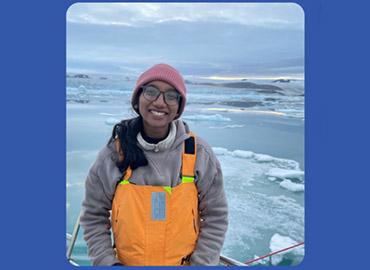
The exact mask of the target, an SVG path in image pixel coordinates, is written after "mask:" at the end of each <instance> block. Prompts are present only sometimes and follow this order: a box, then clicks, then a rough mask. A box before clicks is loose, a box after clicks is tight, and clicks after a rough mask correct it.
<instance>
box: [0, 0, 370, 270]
mask: <svg viewBox="0 0 370 270" xmlns="http://www.w3.org/2000/svg"><path fill="white" fill-rule="evenodd" d="M254 2H262V1H254ZM269 2H273V1H269ZM279 2H282V1H279ZM296 2H297V3H299V4H300V5H301V6H302V7H303V9H304V10H305V29H306V34H305V80H306V88H305V93H306V99H305V104H306V133H305V139H306V140H305V161H306V165H305V168H306V172H305V178H306V191H305V194H306V217H305V218H306V223H305V224H306V230H305V234H306V239H305V242H306V256H305V259H304V261H303V263H302V264H300V265H299V266H297V267H295V268H296V269H341V268H343V269H364V268H366V267H365V266H366V265H368V264H369V263H368V254H367V251H368V250H369V248H368V245H369V244H368V241H369V234H368V230H369V228H370V224H369V221H368V219H365V218H364V217H365V216H369V214H368V211H369V209H368V208H369V207H368V206H369V205H370V204H369V200H368V197H369V196H368V193H369V190H370V189H369V175H368V167H369V165H368V162H369V158H368V157H367V152H368V151H369V149H370V147H369V138H370V134H369V131H368V129H366V127H369V123H370V121H369V120H368V119H366V117H367V116H369V115H370V114H369V112H368V109H367V108H368V107H369V104H368V102H367V101H368V100H369V98H368V97H369V91H370V88H369V86H368V84H369V82H368V78H369V66H368V63H369V60H370V59H369V52H368V50H369V48H370V46H369V45H370V44H369V41H368V40H366V39H365V38H366V35H369V34H366V31H369V30H368V28H369V25H370V19H369V17H370V16H369V15H368V12H369V10H370V9H369V7H370V5H369V3H366V1H360V0H355V1H343V2H339V1H334V0H330V1H329V0H328V1H312V0H311V1H309V0H307V1H296ZM72 3H73V1H41V0H40V1H38V0H35V1H14V2H10V1H9V2H6V3H2V5H1V16H0V27H1V35H0V36H1V42H0V48H1V50H0V53H1V58H0V59H1V60H0V63H1V99H0V100H1V106H0V110H1V111H0V112H1V113H0V115H1V120H2V125H1V127H2V128H1V133H0V134H1V135H0V136H1V140H0V145H1V147H0V149H1V154H2V155H1V172H2V173H1V196H0V197H1V209H2V211H1V213H2V215H1V222H0V228H1V230H0V232H1V238H0V239H1V242H0V243H1V245H2V248H1V253H0V254H1V259H2V260H1V265H2V269H31V268H36V269H72V268H73V266H71V265H70V264H68V263H67V262H66V260H65V252H66V249H65V232H66V215H65V211H66V204H65V201H66V199H65V197H66V194H65V192H66V186H65V185H66V181H65V175H66V172H65V170H66V156H65V153H66V124H65V117H66V111H65V83H66V78H65V68H66V64H65V63H66V59H65V51H66V47H65V43H66V42H65V37H66V33H65V31H66V23H65V15H66V10H67V9H68V7H69V6H70V5H71V4H72ZM367 267H368V266H367ZM99 269H101V268H99Z"/></svg>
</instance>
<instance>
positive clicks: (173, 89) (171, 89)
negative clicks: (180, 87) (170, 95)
mask: <svg viewBox="0 0 370 270" xmlns="http://www.w3.org/2000/svg"><path fill="white" fill-rule="evenodd" d="M147 85H148V86H153V87H155V88H157V89H158V90H159V91H161V90H162V89H160V88H159V87H158V86H156V85H155V84H151V83H149V84H147ZM168 91H176V92H178V91H177V90H176V89H175V88H173V87H172V88H168V89H166V90H164V92H168ZM161 92H162V91H161Z"/></svg>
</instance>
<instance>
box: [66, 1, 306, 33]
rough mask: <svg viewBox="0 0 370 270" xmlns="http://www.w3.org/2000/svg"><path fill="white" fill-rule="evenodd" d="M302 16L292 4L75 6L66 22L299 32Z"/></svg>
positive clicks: (122, 4)
mask: <svg viewBox="0 0 370 270" xmlns="http://www.w3.org/2000/svg"><path fill="white" fill-rule="evenodd" d="M303 18H304V13H303V10H302V8H301V7H300V6H298V5H297V4H294V3H76V4H74V5H72V6H71V7H70V8H69V9H68V12H67V22H68V23H81V24H98V25H118V26H126V27H145V26H148V25H153V24H158V23H164V22H170V21H183V22H223V23H232V24H241V25H248V26H261V27H271V28H296V29H303V21H304V20H303Z"/></svg>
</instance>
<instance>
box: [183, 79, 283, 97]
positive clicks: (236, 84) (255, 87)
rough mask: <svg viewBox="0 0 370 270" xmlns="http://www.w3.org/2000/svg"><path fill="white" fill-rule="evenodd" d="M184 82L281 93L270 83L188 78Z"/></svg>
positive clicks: (279, 89)
mask: <svg viewBox="0 0 370 270" xmlns="http://www.w3.org/2000/svg"><path fill="white" fill-rule="evenodd" d="M185 83H186V84H190V85H207V86H216V87H217V86H218V87H229V88H242V89H251V90H257V91H259V92H263V93H272V94H274V93H275V94H280V95H283V93H282V92H280V91H283V89H282V88H280V87H278V86H275V85H270V84H257V83H252V82H245V81H243V82H230V83H210V82H192V81H189V80H185Z"/></svg>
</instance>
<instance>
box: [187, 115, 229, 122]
mask: <svg viewBox="0 0 370 270" xmlns="http://www.w3.org/2000/svg"><path fill="white" fill-rule="evenodd" d="M182 118H183V119H185V120H190V121H217V122H229V121H231V119H230V118H228V117H224V116H222V115H221V114H210V115H208V114H197V115H195V114H193V115H184V116H182Z"/></svg>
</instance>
